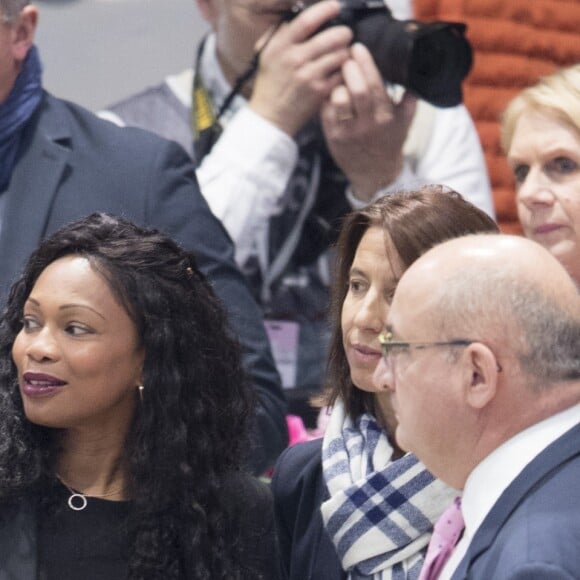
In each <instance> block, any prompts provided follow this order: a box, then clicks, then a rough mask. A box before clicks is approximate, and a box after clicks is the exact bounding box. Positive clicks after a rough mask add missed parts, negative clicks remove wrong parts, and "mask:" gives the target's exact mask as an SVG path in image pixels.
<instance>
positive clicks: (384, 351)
mask: <svg viewBox="0 0 580 580" xmlns="http://www.w3.org/2000/svg"><path fill="white" fill-rule="evenodd" d="M392 338H393V333H392V332H391V331H390V330H386V331H384V332H381V334H379V344H380V345H381V356H382V358H383V360H384V361H385V362H388V357H389V350H391V349H392V348H401V349H411V348H416V349H425V348H429V347H432V346H469V345H470V344H474V343H475V342H480V343H481V344H485V343H484V342H482V341H481V340H474V339H470V338H455V339H453V340H442V341H435V342H405V341H400V340H392ZM486 346H487V345H486ZM488 348H489V347H488ZM496 363H497V371H498V372H501V371H502V370H503V368H502V366H501V365H500V364H499V361H497V359H496Z"/></svg>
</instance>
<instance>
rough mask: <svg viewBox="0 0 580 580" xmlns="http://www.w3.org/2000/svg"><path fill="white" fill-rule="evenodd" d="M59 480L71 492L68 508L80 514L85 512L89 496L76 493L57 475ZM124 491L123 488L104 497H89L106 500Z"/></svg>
mask: <svg viewBox="0 0 580 580" xmlns="http://www.w3.org/2000/svg"><path fill="white" fill-rule="evenodd" d="M57 479H58V480H59V481H60V482H61V483H62V485H64V486H65V487H66V488H67V489H68V490H69V492H70V496H69V498H68V500H67V504H68V507H69V508H70V509H71V510H73V511H75V512H80V511H82V510H84V509H85V508H86V507H87V504H88V500H87V496H86V495H85V494H84V493H82V492H80V491H75V490H74V489H73V488H72V487H69V486H68V485H67V484H66V483H65V482H64V481H63V480H62V479H61V478H60V477H59V476H58V475H57ZM122 490H123V488H122V487H120V488H118V489H115V490H114V491H111V492H109V493H104V494H102V495H89V496H88V497H94V498H97V499H104V498H106V497H111V496H112V495H115V494H117V493H119V492H120V491H122Z"/></svg>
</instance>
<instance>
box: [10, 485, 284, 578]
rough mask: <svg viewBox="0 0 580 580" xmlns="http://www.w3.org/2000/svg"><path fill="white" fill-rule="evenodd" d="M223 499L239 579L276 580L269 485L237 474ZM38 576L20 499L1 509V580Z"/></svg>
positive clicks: (33, 527) (26, 506)
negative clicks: (236, 540)
mask: <svg viewBox="0 0 580 580" xmlns="http://www.w3.org/2000/svg"><path fill="white" fill-rule="evenodd" d="M222 497H223V499H224V504H225V507H226V513H228V514H229V515H230V518H231V522H237V525H236V527H235V530H234V531H233V533H234V534H238V536H239V537H240V539H241V547H242V554H243V561H242V562H241V563H240V568H241V569H242V568H243V575H242V578H244V580H277V579H278V555H277V548H276V542H275V534H274V518H273V515H272V498H271V493H270V490H269V488H268V486H266V485H265V484H263V483H261V482H260V481H258V480H257V479H254V478H250V477H247V476H245V475H242V474H236V475H234V476H232V477H230V478H228V480H227V481H226V484H225V486H224V493H223V495H222ZM65 509H66V508H65ZM230 531H232V529H231V528H230ZM37 575H38V558H37V523H36V513H35V510H34V508H33V507H32V503H31V502H30V501H26V500H21V501H20V502H18V503H14V504H11V505H3V506H0V580H35V579H36V578H37ZM79 580H81V579H79ZM103 580H105V579H103ZM109 580H111V579H109Z"/></svg>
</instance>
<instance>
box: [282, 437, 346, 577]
mask: <svg viewBox="0 0 580 580" xmlns="http://www.w3.org/2000/svg"><path fill="white" fill-rule="evenodd" d="M272 492H273V494H274V514H275V517H276V531H277V534H278V542H279V547H280V560H281V568H282V570H281V573H280V576H281V577H282V578H284V579H287V580H343V579H344V580H346V573H345V572H344V570H343V569H342V566H341V564H340V560H339V559H338V555H337V553H336V550H335V548H334V544H333V543H332V541H331V540H330V537H329V536H328V535H327V533H326V530H325V529H324V523H323V521H322V515H321V513H320V506H321V504H322V502H323V501H324V500H326V499H328V497H329V495H328V490H327V488H326V484H325V482H324V477H323V475H322V439H316V440H314V441H309V442H308V443H299V444H297V445H293V446H292V447H289V448H288V449H287V450H286V451H284V453H282V455H281V456H280V458H279V459H278V462H277V463H276V466H275V467H274V475H273V478H272Z"/></svg>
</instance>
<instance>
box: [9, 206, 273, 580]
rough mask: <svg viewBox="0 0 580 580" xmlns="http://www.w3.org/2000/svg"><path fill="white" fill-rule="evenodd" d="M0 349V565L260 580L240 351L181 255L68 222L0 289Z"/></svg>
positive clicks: (262, 515) (258, 505)
mask: <svg viewBox="0 0 580 580" xmlns="http://www.w3.org/2000/svg"><path fill="white" fill-rule="evenodd" d="M0 357H1V358H0V362H1V363H2V364H1V365H0V576H2V577H4V575H6V576H7V577H10V578H14V579H22V580H31V579H35V578H38V579H39V580H40V579H41V580H56V579H58V580H73V579H74V580H78V579H80V578H82V579H83V580H93V579H94V580H97V579H98V580H102V579H104V578H106V579H107V580H117V579H119V580H120V579H125V578H128V579H130V580H136V579H140V580H141V579H142V580H145V579H151V580H153V579H155V580H170V579H179V580H181V579H183V580H185V579H188V580H189V579H195V580H197V579H204V580H217V579H224V580H225V579H227V580H235V579H240V580H241V579H243V580H256V579H260V578H263V579H264V580H271V579H272V578H275V577H276V573H275V568H276V565H277V564H276V560H275V556H276V551H275V549H274V539H273V538H274V534H273V530H272V508H271V498H270V495H269V490H268V489H267V487H266V486H265V485H264V484H262V483H260V482H258V481H257V480H255V479H253V478H251V477H250V476H248V475H246V474H245V473H244V472H243V470H242V467H241V466H242V464H243V462H244V451H245V449H246V434H247V425H248V421H249V417H250V414H251V404H252V401H251V399H250V396H249V392H250V391H249V390H248V388H246V384H245V380H244V376H243V372H242V368H241V363H240V352H239V346H238V344H237V342H236V341H235V340H234V339H233V338H232V336H231V335H230V333H229V330H228V326H227V323H226V318H225V315H224V312H223V311H222V308H221V305H220V304H219V303H218V300H217V299H216V297H215V296H214V294H213V292H212V290H211V288H210V286H209V284H208V283H207V281H206V280H205V278H204V277H203V275H202V274H201V273H200V272H199V271H198V269H197V267H196V265H195V260H194V257H193V256H192V255H191V254H189V253H187V252H186V251H184V250H182V249H180V248H179V247H178V246H177V245H176V244H175V243H174V242H173V241H172V240H171V239H169V238H168V237H166V236H165V235H162V234H160V233H159V232H156V231H153V230H145V229H141V228H139V227H137V226H135V225H133V224H131V223H130V222H127V221H124V220H122V219H119V218H115V217H112V216H108V215H105V214H93V215H92V216H90V217H88V218H86V219H84V220H80V221H78V222H76V223H74V224H71V225H69V226H66V227H65V228H63V229H62V230H60V231H59V232H57V233H55V234H54V235H53V236H52V237H51V238H49V239H48V240H46V241H44V242H43V243H42V244H41V246H40V247H39V248H38V250H37V251H36V252H35V253H34V254H33V255H32V256H31V257H30V259H29V261H28V263H27V265H26V268H25V270H24V273H23V275H22V277H21V278H20V280H19V281H18V282H17V283H16V284H15V285H14V286H13V288H12V291H11V294H10V298H9V302H8V306H7V311H6V314H5V317H4V319H3V322H2V327H1V331H0Z"/></svg>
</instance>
